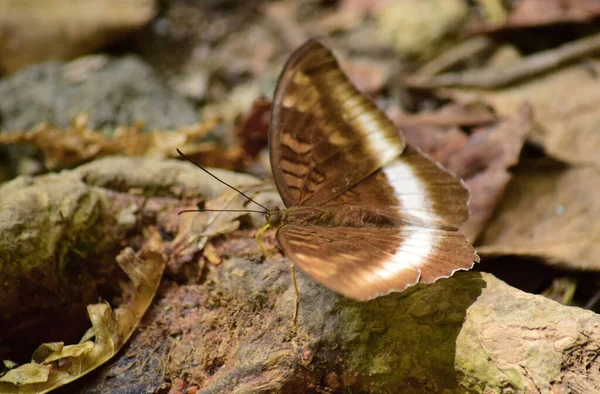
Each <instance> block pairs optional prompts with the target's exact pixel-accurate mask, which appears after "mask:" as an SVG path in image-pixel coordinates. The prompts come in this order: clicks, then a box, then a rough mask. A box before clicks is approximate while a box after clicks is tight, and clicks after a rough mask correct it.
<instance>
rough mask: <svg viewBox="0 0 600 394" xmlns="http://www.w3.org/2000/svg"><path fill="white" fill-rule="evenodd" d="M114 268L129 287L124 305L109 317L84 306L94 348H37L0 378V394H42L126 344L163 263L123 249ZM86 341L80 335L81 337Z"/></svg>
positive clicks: (101, 308)
mask: <svg viewBox="0 0 600 394" xmlns="http://www.w3.org/2000/svg"><path fill="white" fill-rule="evenodd" d="M117 262H118V263H119V265H120V266H121V268H122V269H123V271H125V273H126V274H127V275H128V277H129V278H130V279H131V281H132V282H133V284H132V286H131V287H130V288H129V289H128V292H127V294H126V296H125V299H126V301H125V302H124V303H123V304H122V305H121V306H119V307H118V308H117V309H115V310H114V311H113V310H112V309H111V308H110V306H109V305H108V304H105V303H103V304H93V305H89V306H88V308H87V309H88V314H89V317H90V320H91V322H92V326H93V330H94V335H95V337H96V340H95V342H89V341H85V342H83V343H80V344H77V345H70V346H64V345H63V344H62V343H47V344H42V345H41V346H40V347H39V348H38V349H37V350H36V351H35V352H34V355H33V357H32V362H31V363H28V364H24V365H21V366H19V367H16V368H14V369H11V370H9V371H8V372H7V373H6V374H5V375H4V376H2V377H1V378H0V392H1V393H3V394H10V393H46V392H48V391H50V390H53V389H55V388H57V387H60V386H62V385H65V384H67V383H69V382H71V381H73V380H75V379H78V378H80V377H81V376H83V375H85V374H87V373H88V372H90V371H93V370H94V369H96V368H97V367H99V366H100V365H102V364H103V363H105V362H106V361H107V360H109V359H110V358H111V357H113V356H114V355H115V354H116V353H117V352H118V351H119V349H120V348H121V347H122V346H123V345H124V344H125V343H126V342H127V340H128V339H129V337H130V336H131V334H132V333H133V331H134V330H135V328H136V326H137V324H138V323H139V321H140V319H141V318H142V316H143V315H144V313H145V312H146V309H148V306H149V305H150V303H151V302H152V299H153V298H154V295H155V294H156V290H157V289H158V285H159V283H160V279H161V277H162V272H163V269H164V260H163V258H162V257H161V256H160V255H159V254H157V253H154V252H147V253H145V255H144V256H143V258H140V257H138V256H137V255H136V254H135V253H134V252H133V250H131V249H130V248H126V249H124V250H123V251H122V252H121V254H119V256H117ZM88 336H89V335H87V333H86V335H85V336H84V337H88Z"/></svg>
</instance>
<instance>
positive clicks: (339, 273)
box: [269, 41, 479, 300]
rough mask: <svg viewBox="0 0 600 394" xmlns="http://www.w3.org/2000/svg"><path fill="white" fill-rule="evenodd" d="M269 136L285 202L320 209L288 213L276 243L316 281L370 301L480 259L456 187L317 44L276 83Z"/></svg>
mask: <svg viewBox="0 0 600 394" xmlns="http://www.w3.org/2000/svg"><path fill="white" fill-rule="evenodd" d="M269 138H270V150H271V164H272V166H273V173H274V175H275V181H276V184H277V187H278V189H279V192H280V194H281V197H282V199H283V201H284V203H285V204H286V206H288V207H294V206H300V207H308V208H307V209H308V212H309V213H310V212H316V214H315V215H314V218H313V219H306V218H307V216H306V212H307V211H306V209H304V208H302V209H300V210H294V209H292V210H288V211H287V213H288V214H287V218H286V219H285V223H284V225H283V226H282V227H281V228H279V230H278V232H277V240H278V242H279V244H280V246H281V249H282V250H283V252H284V253H285V255H286V256H287V257H288V258H289V259H290V260H291V261H292V262H293V263H294V264H296V265H298V266H299V267H300V268H302V269H303V270H304V271H305V272H306V273H308V274H309V275H310V276H311V277H312V278H313V279H315V280H316V281H317V282H319V283H321V284H323V285H325V286H327V287H329V288H330V289H332V290H334V291H336V292H338V293H341V294H343V295H345V296H347V297H350V298H353V299H356V300H368V299H372V298H374V297H377V296H380V295H383V294H387V293H390V292H392V291H402V290H404V289H405V288H406V287H408V286H411V285H414V284H416V283H432V282H434V281H435V280H437V279H439V278H441V277H448V276H450V275H452V274H453V273H454V272H455V271H457V270H464V269H469V268H471V267H472V266H473V263H474V262H475V261H479V258H478V257H477V255H476V253H475V251H474V249H473V247H472V246H471V245H470V244H469V243H468V241H467V240H466V239H465V237H464V236H463V235H462V234H461V233H460V232H458V229H459V228H460V226H461V225H462V224H463V223H464V222H465V220H466V219H467V218H468V215H469V212H468V207H467V204H468V199H469V193H468V191H467V189H466V188H465V187H464V185H463V184H462V182H461V181H460V180H459V179H457V178H456V177H455V176H453V175H452V174H450V173H449V172H448V171H446V170H444V169H443V168H442V167H441V166H439V165H437V164H435V163H434V162H432V161H431V160H430V159H429V158H427V157H426V156H424V155H423V154H422V153H420V152H419V151H418V150H417V149H415V148H412V147H410V146H406V147H405V143H404V140H403V138H402V137H399V132H398V131H397V130H396V129H395V128H394V126H393V125H392V124H391V122H390V121H389V120H388V119H387V117H386V116H385V114H384V113H383V112H382V111H381V110H379V109H378V108H377V107H376V106H375V105H373V104H372V103H371V102H370V101H369V100H368V99H367V98H365V97H364V96H362V95H361V94H360V93H359V92H358V91H356V89H355V88H354V87H352V85H351V84H350V83H349V82H348V80H347V78H346V77H345V76H344V74H343V73H342V71H341V70H340V69H339V67H338V65H337V62H336V61H335V59H334V58H333V56H332V54H331V53H330V52H329V50H327V49H326V48H325V47H324V46H323V45H321V44H319V43H318V42H317V41H309V42H308V43H307V44H305V45H303V46H302V47H301V48H300V49H299V50H297V51H296V52H295V53H294V54H293V55H292V57H291V59H290V61H289V62H288V64H287V65H286V67H285V69H284V72H283V74H282V76H281V77H280V82H279V86H278V88H277V90H276V94H275V100H274V103H273V109H272V119H271V130H270V136H269ZM310 207H313V208H314V209H313V208H310ZM303 210H304V212H303ZM302 212H303V213H302ZM346 214H347V215H348V217H341V216H344V215H346ZM295 215H296V216H295ZM300 215H304V216H300ZM352 215H354V216H352ZM308 217H311V215H310V214H309V216H308ZM323 218H331V220H329V219H326V220H324V219H323ZM311 220H312V221H311Z"/></svg>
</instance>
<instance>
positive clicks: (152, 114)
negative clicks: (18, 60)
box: [0, 56, 198, 131]
mask: <svg viewBox="0 0 600 394" xmlns="http://www.w3.org/2000/svg"><path fill="white" fill-rule="evenodd" d="M0 97H2V100H0V130H1V129H4V130H8V131H11V130H28V129H30V128H31V127H33V126H34V125H36V124H38V123H40V122H50V123H53V124H56V125H58V126H66V125H68V124H69V122H71V121H72V120H73V118H74V117H75V116H77V115H79V114H81V113H86V114H88V115H89V126H90V128H92V129H109V130H110V129H114V128H116V127H117V126H124V125H131V124H133V123H134V122H136V121H143V122H144V124H145V129H169V128H176V127H178V126H187V125H190V124H193V123H196V122H197V120H198V116H197V113H196V110H195V108H194V106H193V104H192V103H191V102H190V101H188V100H186V99H185V98H183V97H181V96H179V95H177V94H175V93H173V92H171V91H170V90H169V89H168V87H167V85H166V84H165V83H164V82H163V81H162V80H161V79H160V78H159V77H158V75H157V74H156V73H155V72H154V71H153V70H152V69H151V68H150V67H149V66H148V65H146V64H145V63H144V62H142V61H141V60H140V59H138V58H136V57H134V56H127V57H124V58H108V57H104V56H102V57H98V56H95V57H88V58H82V59H78V60H76V61H74V62H71V63H66V64H65V63H59V62H48V63H44V64H40V65H35V66H31V67H29V68H27V69H24V70H23V71H20V72H18V73H16V74H14V75H12V76H10V77H7V78H5V79H3V80H0Z"/></svg>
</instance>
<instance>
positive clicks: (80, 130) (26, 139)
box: [0, 115, 223, 169]
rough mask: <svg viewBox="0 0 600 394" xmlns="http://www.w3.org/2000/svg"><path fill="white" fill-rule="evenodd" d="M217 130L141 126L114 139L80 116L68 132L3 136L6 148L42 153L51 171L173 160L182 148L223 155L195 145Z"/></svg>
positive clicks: (211, 146) (46, 128) (42, 128)
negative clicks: (109, 161) (99, 161)
mask: <svg viewBox="0 0 600 394" xmlns="http://www.w3.org/2000/svg"><path fill="white" fill-rule="evenodd" d="M214 126H215V123H214V122H213V121H209V122H206V123H200V124H197V125H193V126H190V127H186V128H182V129H179V130H176V131H159V130H155V131H151V132H148V133H142V132H140V130H141V124H137V125H134V126H131V127H119V128H117V129H116V130H115V132H114V135H113V137H112V138H107V137H106V135H105V134H104V133H102V132H100V131H96V130H91V129H89V128H88V127H87V117H86V116H83V115H82V116H80V117H78V118H77V119H75V121H74V122H73V125H72V126H71V127H68V128H66V129H62V128H58V127H55V126H52V125H49V124H40V125H38V126H36V127H34V128H33V129H32V130H29V131H22V132H10V133H2V134H0V145H2V144H27V145H32V146H34V147H36V148H37V149H39V150H40V151H41V152H42V153H43V155H44V158H45V164H46V166H47V167H48V168H50V169H53V168H57V167H64V166H71V165H75V164H79V163H82V162H84V161H89V160H91V159H93V158H96V157H101V156H106V155H114V154H121V155H127V156H148V157H171V156H174V155H175V149H176V148H180V149H182V150H184V151H185V152H187V153H188V154H190V155H191V154H198V153H202V154H204V155H210V154H213V155H214V153H215V152H218V154H219V155H220V156H223V152H222V151H221V150H220V149H219V148H218V147H217V146H216V144H215V143H213V142H199V143H197V142H194V141H195V140H198V139H201V138H202V137H204V136H205V135H206V133H207V132H208V131H209V130H211V129H212V128H213V127H214Z"/></svg>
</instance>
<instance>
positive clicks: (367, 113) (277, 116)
mask: <svg viewBox="0 0 600 394" xmlns="http://www.w3.org/2000/svg"><path fill="white" fill-rule="evenodd" d="M404 146H405V142H404V139H403V137H402V136H401V134H400V133H398V131H397V130H396V127H395V126H394V124H393V123H392V122H391V121H390V120H389V119H388V118H387V117H386V116H385V114H384V113H383V112H382V111H380V110H379V109H378V108H377V107H376V106H375V104H373V102H372V101H371V100H370V99H369V98H367V97H366V96H364V95H363V94H361V93H360V92H359V91H358V90H357V89H356V88H355V87H354V86H353V85H352V84H351V83H350V81H349V80H348V78H347V77H346V75H345V74H344V73H343V72H342V71H341V70H340V68H339V66H338V63H337V61H336V60H335V58H334V57H333V55H332V54H331V52H330V51H329V50H328V49H327V48H326V47H325V46H323V45H322V44H321V43H320V42H318V41H316V40H310V41H308V42H307V43H306V44H304V45H303V46H302V47H300V48H299V49H298V50H297V51H296V52H295V53H294V54H293V55H292V56H291V58H290V60H289V61H288V62H287V64H286V66H285V67H284V70H283V72H282V74H281V76H280V78H279V82H278V86H277V89H276V91H275V97H274V99H273V107H272V111H271V122H270V131H269V147H270V155H271V167H272V170H273V175H274V177H275V183H276V185H277V188H278V190H279V194H280V195H281V198H282V199H283V202H284V204H285V205H286V206H287V207H291V206H300V205H304V206H306V205H311V206H317V205H320V204H323V203H325V202H327V201H329V200H331V199H332V198H334V197H335V196H337V195H339V194H341V193H343V192H344V191H346V190H347V189H348V188H350V187H352V186H354V185H355V184H356V183H358V182H359V181H361V180H362V179H364V178H365V177H367V176H368V175H370V174H372V173H373V172H375V171H376V170H378V169H379V168H381V167H382V166H383V165H384V164H385V163H387V162H389V161H391V160H393V159H394V158H395V157H396V156H398V155H399V154H400V153H402V151H403V150H404Z"/></svg>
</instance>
